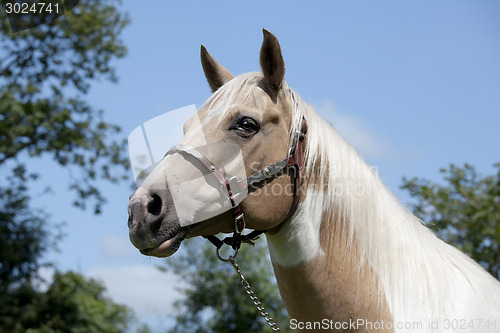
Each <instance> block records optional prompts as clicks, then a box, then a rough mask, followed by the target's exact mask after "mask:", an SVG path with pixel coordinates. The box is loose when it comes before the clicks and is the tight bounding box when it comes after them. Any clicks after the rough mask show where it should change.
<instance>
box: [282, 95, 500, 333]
mask: <svg viewBox="0 0 500 333" xmlns="http://www.w3.org/2000/svg"><path fill="white" fill-rule="evenodd" d="M289 94H290V98H291V100H292V101H293V107H294V121H293V125H292V129H291V135H292V136H293V133H296V132H297V131H298V130H299V129H300V122H301V119H302V116H305V117H306V119H307V123H308V125H309V131H308V133H307V147H306V152H305V175H306V177H309V176H311V175H314V174H315V173H316V172H318V169H317V167H318V166H320V169H319V178H317V179H319V180H320V182H322V183H324V182H327V183H328V184H327V186H323V185H326V184H316V187H317V188H324V189H325V191H326V192H327V193H325V195H324V196H323V197H324V198H325V199H324V200H325V201H326V202H324V203H323V206H324V207H325V206H326V207H329V208H330V211H336V212H338V213H340V216H342V217H343V221H342V222H341V223H342V224H343V226H341V227H344V228H347V232H348V235H349V240H348V246H349V247H350V248H352V246H353V245H355V246H356V251H357V253H358V254H359V256H360V259H361V264H364V263H366V264H368V265H369V267H371V268H372V271H373V272H374V273H375V274H376V276H377V277H378V282H379V295H380V296H384V295H385V298H386V300H387V303H388V305H389V308H390V310H391V313H392V315H393V318H394V321H420V322H422V324H423V331H427V328H428V327H427V326H429V320H436V319H438V318H439V319H440V320H444V319H445V318H448V319H458V320H461V319H465V320H471V319H472V320H476V319H483V320H486V319H488V318H490V319H497V323H496V324H497V325H499V326H497V329H500V283H499V282H498V281H497V280H495V279H494V278H493V277H492V276H490V275H489V274H488V273H486V271H485V270H484V269H483V268H482V267H480V266H479V265H478V264H476V263H475V262H474V261H473V260H471V259H470V258H469V257H467V256H466V255H465V254H463V253H461V252H459V251H458V250H457V249H455V248H454V247H452V246H449V245H448V244H446V243H445V242H443V241H441V240H439V239H438V238H437V237H436V236H435V235H434V234H433V233H432V232H431V231H430V230H429V229H428V228H426V227H425V226H424V225H423V224H422V223H421V221H420V220H419V219H417V218H416V217H415V216H414V215H413V214H412V213H411V212H410V211H408V210H407V209H406V208H405V207H403V206H402V205H401V204H400V203H399V202H398V200H397V199H396V198H395V197H394V195H393V194H392V193H391V192H390V191H389V190H388V189H387V188H386V187H385V186H384V184H383V183H382V182H381V180H380V179H379V177H378V175H377V173H376V171H374V169H373V168H372V167H370V166H369V165H368V164H366V163H365V162H364V160H363V159H362V157H361V156H360V155H359V154H358V153H357V152H356V151H355V149H354V148H353V147H351V146H350V145H349V144H347V143H346V142H345V141H344V139H343V138H342V137H340V135H339V134H338V133H337V131H336V130H335V129H334V128H333V126H332V125H331V124H329V123H328V122H327V121H325V120H324V119H323V118H322V117H320V116H319V115H318V114H317V113H316V111H315V110H314V108H313V107H311V106H309V105H307V104H306V103H305V102H303V101H302V99H301V98H300V96H299V95H298V94H296V93H295V92H293V91H292V90H291V89H290V92H289ZM318 185H319V186H318ZM313 223H314V222H313ZM354 239H355V244H354ZM379 303H380V300H379ZM441 323H442V322H441ZM476 324H477V323H476ZM440 328H441V329H442V328H443V327H442V325H440ZM490 329H491V332H493V331H496V330H494V329H493V328H490ZM410 331H411V330H410ZM415 331H419V332H422V329H415ZM429 331H431V330H429ZM451 331H452V330H450V332H451ZM457 331H460V330H457ZM478 331H481V332H483V331H484V332H486V331H487V329H486V328H484V327H480V329H479V330H478ZM462 332H463V331H462ZM465 332H468V331H465Z"/></svg>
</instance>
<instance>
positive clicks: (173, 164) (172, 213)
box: [128, 29, 300, 257]
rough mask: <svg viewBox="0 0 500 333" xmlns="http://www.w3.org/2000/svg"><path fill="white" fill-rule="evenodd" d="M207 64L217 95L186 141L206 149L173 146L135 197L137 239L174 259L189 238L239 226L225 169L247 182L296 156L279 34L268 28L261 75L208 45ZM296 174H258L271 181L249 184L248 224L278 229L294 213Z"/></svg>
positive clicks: (187, 127) (148, 250) (244, 208)
mask: <svg viewBox="0 0 500 333" xmlns="http://www.w3.org/2000/svg"><path fill="white" fill-rule="evenodd" d="M201 62H202V66H203V70H204V72H205V76H206V78H207V81H208V83H209V85H210V88H211V90H212V92H213V95H212V96H211V97H210V98H209V99H208V100H207V102H205V104H204V105H203V106H202V107H201V109H200V110H199V111H197V112H196V113H195V114H193V115H192V117H191V118H190V119H189V120H188V121H187V122H186V123H185V124H184V137H183V138H182V140H181V141H180V142H179V143H180V145H181V146H182V147H204V148H197V149H195V150H196V152H195V153H193V152H188V151H187V149H177V150H175V149H174V151H169V152H167V154H166V156H165V158H164V159H163V160H162V161H161V162H160V163H159V164H158V165H157V166H156V167H155V168H154V170H153V171H152V172H151V173H150V174H149V175H148V177H147V178H146V179H145V180H144V182H143V183H142V184H141V185H140V187H139V188H138V189H137V190H136V191H135V192H134V193H133V194H132V196H131V197H130V201H129V205H128V213H129V221H128V226H129V231H130V240H131V242H132V243H133V244H134V246H135V247H137V248H138V249H139V250H140V251H141V253H143V254H145V255H151V256H156V257H168V256H170V255H172V254H173V253H174V252H175V251H176V250H177V249H178V248H179V246H180V244H181V242H182V241H183V240H184V239H185V238H189V237H195V236H209V235H214V234H217V233H220V232H223V233H228V232H232V231H233V230H234V228H235V227H234V216H233V215H234V214H233V213H234V212H233V211H232V210H231V209H221V207H223V206H224V205H226V206H227V205H229V206H230V207H229V208H232V207H233V206H234V204H235V203H234V202H232V200H230V201H228V200H227V198H226V197H225V196H224V195H222V194H221V183H222V185H224V182H225V181H226V180H228V182H229V179H228V178H229V176H227V177H226V174H231V175H238V177H236V178H237V179H238V180H239V181H240V183H241V182H244V181H245V179H248V178H247V177H248V176H250V175H255V174H256V173H259V172H261V170H263V169H264V168H265V167H266V166H270V165H271V166H272V165H274V164H273V163H276V162H277V161H280V160H283V157H287V156H289V155H290V147H291V145H292V144H293V141H294V140H296V136H295V135H294V134H293V133H292V130H291V129H292V128H294V123H298V122H299V121H300V119H299V118H297V117H296V115H294V112H293V104H294V101H293V98H292V95H291V94H290V93H289V90H288V88H287V84H286V81H285V79H284V74H285V64H284V61H283V57H282V54H281V49H280V45H279V42H278V40H277V39H276V37H275V36H274V35H272V34H271V33H270V32H269V31H267V30H265V29H264V40H263V43H262V47H261V50H260V64H261V68H262V73H257V72H254V73H246V74H242V75H240V76H237V77H234V76H233V75H232V74H231V73H230V72H229V71H228V70H227V69H226V68H224V67H223V66H222V65H220V64H219V63H218V62H217V61H216V60H215V59H214V58H213V57H212V55H211V54H210V53H209V52H208V51H207V50H206V49H205V47H204V46H203V45H202V47H201ZM168 130H169V129H168V128H166V129H165V131H168ZM214 147H221V148H219V149H216V148H214ZM235 155H238V156H239V161H243V163H233V165H231V163H225V164H224V167H223V168H222V166H221V163H223V161H225V160H230V161H233V160H234V159H235ZM285 160H286V158H285ZM203 163H205V165H203ZM234 164H236V165H234ZM210 168H211V169H212V170H211V171H217V172H219V173H220V175H219V179H217V177H214V176H212V175H210V172H209V169H210ZM219 168H220V169H221V170H219ZM222 169H223V170H222ZM207 170H208V172H207ZM266 172H269V170H268V169H266ZM254 177H255V176H254ZM291 177H293V176H291V175H290V174H289V173H287V172H282V173H281V174H280V175H277V176H275V177H272V179H267V180H266V179H264V180H263V179H257V180H258V182H263V183H265V185H266V186H263V187H259V188H245V190H247V191H248V195H245V198H244V200H243V201H242V202H241V204H239V208H238V209H239V210H241V212H242V213H243V214H244V216H245V221H246V226H247V227H248V228H251V229H255V230H262V231H268V230H272V229H275V228H277V227H278V226H279V225H280V223H281V222H282V221H283V220H284V219H285V218H286V217H287V216H288V214H289V212H290V207H291V206H292V203H293V202H294V192H295V190H296V189H293V190H292V187H293V182H291ZM264 178H265V177H264ZM179 179H181V181H179ZM269 183H272V188H271V187H269V186H268V185H269ZM226 185H227V184H226ZM261 185H262V184H261ZM295 186H296V185H295ZM222 187H224V186H222ZM228 189H229V187H228ZM222 192H223V191H222ZM229 194H230V195H231V189H229ZM231 203H232V204H233V205H231Z"/></svg>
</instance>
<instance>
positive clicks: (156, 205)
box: [148, 194, 161, 215]
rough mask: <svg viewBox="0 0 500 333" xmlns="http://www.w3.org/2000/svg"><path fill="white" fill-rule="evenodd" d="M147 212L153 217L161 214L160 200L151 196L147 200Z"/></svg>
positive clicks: (154, 195)
mask: <svg viewBox="0 0 500 333" xmlns="http://www.w3.org/2000/svg"><path fill="white" fill-rule="evenodd" d="M148 212H149V213H150V214H153V215H159V214H160V212H161V198H160V197H159V196H158V195H156V194H153V195H152V196H151V197H149V198H148Z"/></svg>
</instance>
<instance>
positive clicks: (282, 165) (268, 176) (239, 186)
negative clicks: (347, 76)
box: [165, 118, 307, 260]
mask: <svg viewBox="0 0 500 333" xmlns="http://www.w3.org/2000/svg"><path fill="white" fill-rule="evenodd" d="M306 134H307V122H306V120H305V118H302V124H301V129H300V132H298V136H297V137H296V138H295V140H294V143H293V144H292V146H291V147H290V149H289V152H288V156H287V157H285V158H284V159H282V160H280V161H278V162H275V163H273V164H270V165H268V166H267V167H265V168H264V169H262V170H259V171H257V172H255V173H254V174H253V175H251V176H250V177H248V178H247V179H243V180H239V179H237V178H236V177H232V178H229V177H228V176H227V175H226V174H225V173H224V172H223V171H222V170H221V169H219V168H218V167H217V166H216V165H215V164H214V163H212V161H210V160H209V159H208V158H206V157H205V156H203V155H202V154H200V153H199V152H198V151H196V150H195V149H192V148H190V147H188V146H185V145H177V146H175V147H173V148H172V149H170V150H169V151H168V152H167V154H165V156H167V155H171V154H175V153H181V154H182V153H184V154H188V155H191V156H192V157H194V158H195V159H197V160H198V161H200V162H201V163H202V164H203V165H204V166H205V167H206V168H207V169H208V170H209V171H210V173H211V174H212V175H213V176H214V177H215V178H216V179H217V180H218V181H219V183H220V184H221V186H222V187H223V188H225V189H227V193H228V194H229V196H228V200H229V201H230V202H231V207H232V208H231V213H232V216H233V222H234V232H233V236H231V237H226V238H224V239H223V240H220V239H219V238H217V237H216V236H215V235H210V236H203V237H205V238H206V239H208V240H209V241H210V242H211V243H212V244H214V245H215V247H217V250H219V249H220V248H221V247H222V245H224V244H228V245H231V247H232V248H233V250H235V251H237V250H238V249H239V247H240V245H241V243H242V242H244V243H251V244H253V243H252V240H255V239H256V238H257V237H258V236H259V235H261V234H262V233H264V232H266V230H254V231H252V232H250V233H249V234H247V235H243V234H242V232H243V230H244V229H245V227H246V223H245V217H244V215H243V212H242V211H241V208H240V204H241V201H242V200H241V199H240V196H241V194H242V193H243V192H244V191H245V190H248V191H250V190H252V191H255V190H257V189H260V188H262V187H264V186H265V185H267V183H268V181H269V180H272V179H274V178H277V177H280V176H282V175H283V174H284V173H288V172H289V171H290V170H291V171H292V174H291V177H292V179H291V182H292V184H293V201H292V205H291V207H290V210H289V211H288V214H287V215H286V217H285V218H284V219H283V221H282V222H281V223H283V222H285V221H286V220H288V219H289V218H290V216H292V214H293V213H294V211H295V209H296V208H297V204H298V196H297V191H298V189H299V187H300V174H299V173H300V170H301V169H302V167H303V166H304V140H305V138H306ZM235 189H236V190H237V192H234V190H235ZM236 202H238V203H236ZM219 259H221V260H223V259H222V258H221V257H220V256H219Z"/></svg>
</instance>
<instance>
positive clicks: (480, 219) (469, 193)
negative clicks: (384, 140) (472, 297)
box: [402, 163, 500, 279]
mask: <svg viewBox="0 0 500 333" xmlns="http://www.w3.org/2000/svg"><path fill="white" fill-rule="evenodd" d="M495 167H496V168H497V172H496V174H495V175H491V176H486V177H481V176H480V175H478V173H477V172H476V170H475V168H474V167H473V166H471V165H468V164H465V165H464V167H463V168H460V167H457V166H455V165H453V164H452V165H450V168H449V169H441V170H440V171H441V173H443V175H444V179H445V181H446V184H444V185H440V184H436V183H433V182H431V181H429V180H425V179H419V178H413V179H410V180H408V179H403V185H402V188H403V189H406V190H408V191H409V192H410V194H411V196H412V197H414V198H416V199H417V202H416V203H415V204H413V207H412V208H413V210H414V212H415V214H416V215H417V216H418V217H420V219H421V220H422V221H424V222H425V223H426V224H427V225H428V226H430V227H431V228H433V229H434V230H435V231H436V232H437V234H438V235H439V236H440V237H441V238H442V239H443V240H445V241H446V242H448V243H450V244H452V245H454V246H456V247H457V248H459V249H460V250H462V251H463V252H465V253H467V254H469V255H470V256H471V257H472V258H473V259H475V260H476V261H477V262H478V263H479V264H481V265H482V266H483V267H484V268H485V269H487V270H488V271H489V272H490V273H491V274H492V275H493V276H496V277H497V279H498V278H500V163H498V164H496V165H495Z"/></svg>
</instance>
